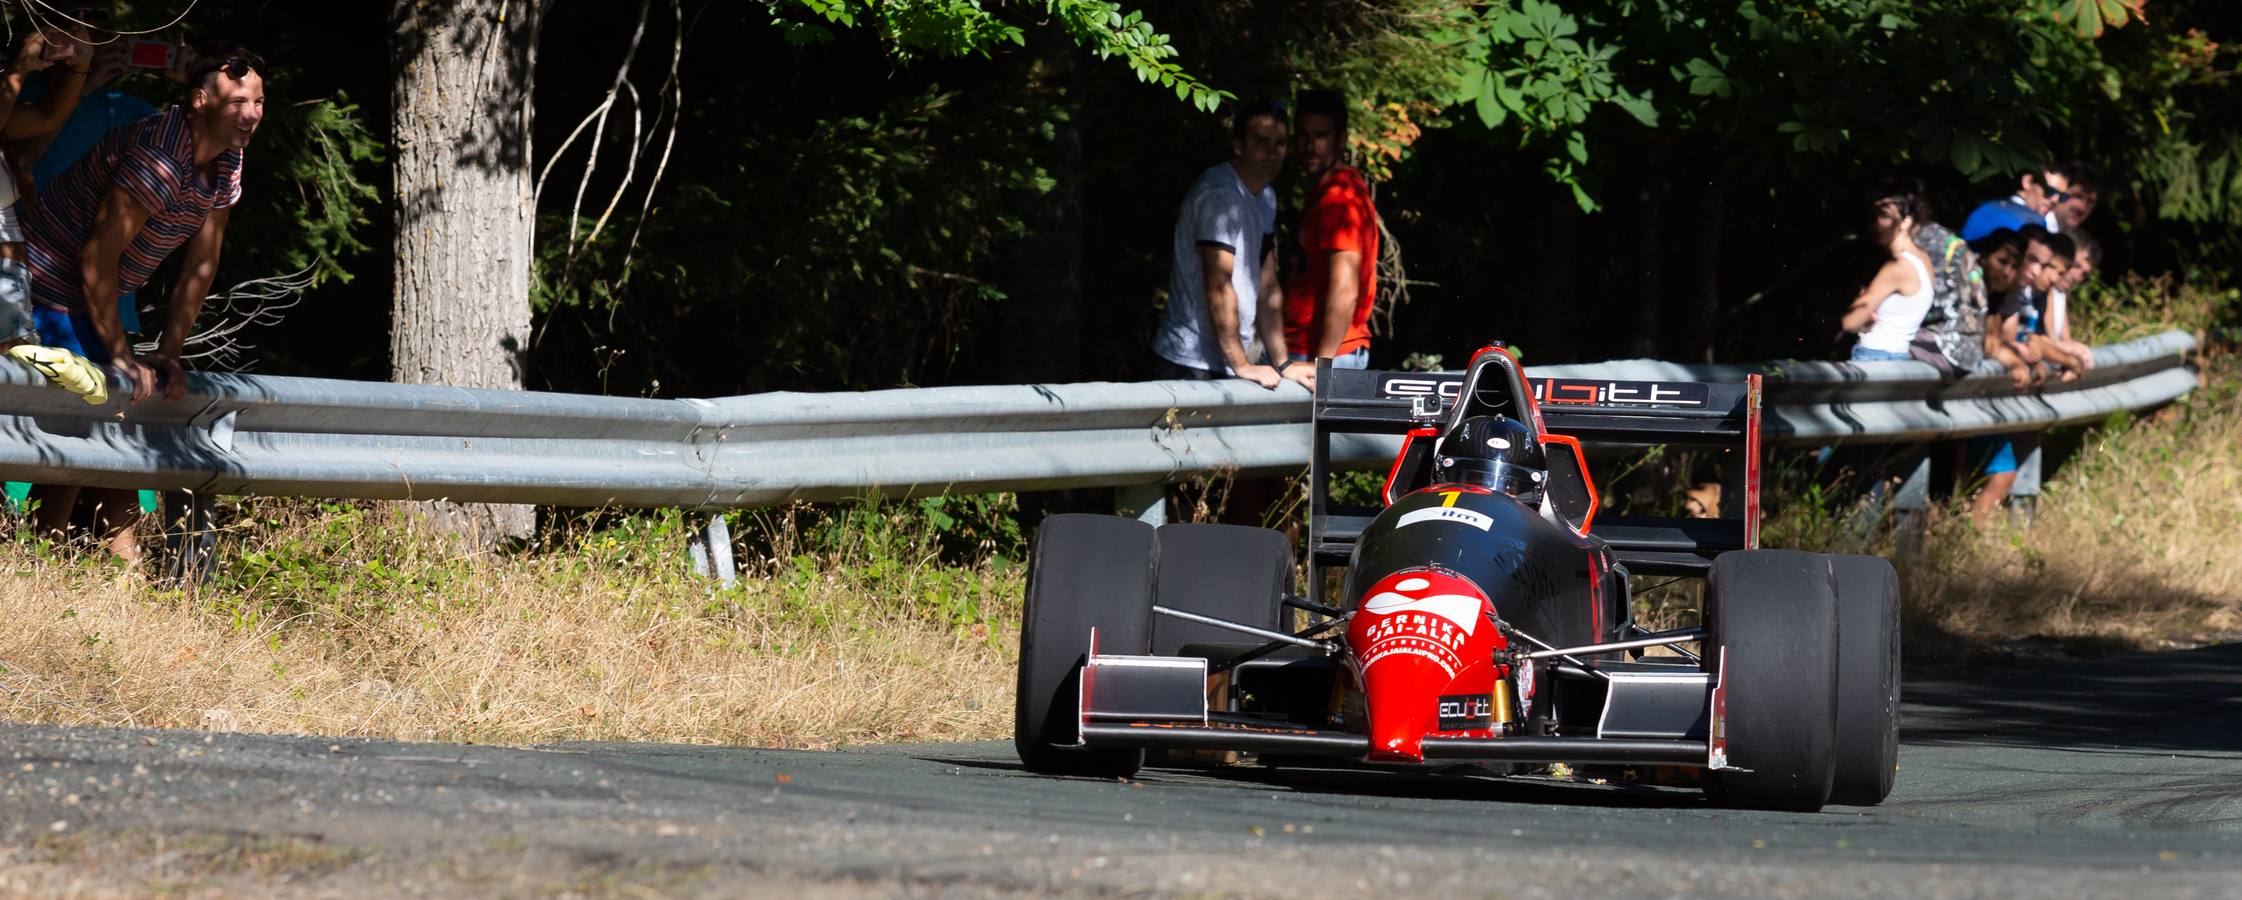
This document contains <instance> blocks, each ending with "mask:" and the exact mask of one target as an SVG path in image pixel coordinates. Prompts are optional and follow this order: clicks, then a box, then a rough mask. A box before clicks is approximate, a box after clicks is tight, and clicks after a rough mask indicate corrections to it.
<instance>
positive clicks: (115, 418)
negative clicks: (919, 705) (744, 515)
mask: <svg viewBox="0 0 2242 900" xmlns="http://www.w3.org/2000/svg"><path fill="white" fill-rule="evenodd" d="M2194 345H2195V343H2194V340H2193V339H2192V338H2191V337H2190V336H2188V335H2187V334H2185V333H2181V332H2169V333H2166V334H2160V335H2156V336H2154V337H2149V338H2143V339H2140V340H2135V341H2129V342H2126V343H2122V344H2115V345H2111V346H2107V347H2099V348H2096V349H2095V351H2094V356H2095V359H2096V360H2097V362H2098V363H2099V365H2098V366H2097V367H2096V368H2095V369H2094V370H2093V371H2092V372H2090V373H2089V374H2088V375H2087V376H2086V377H2085V378H2084V379H2082V380H2081V381H2079V382H2077V383H2075V384H2057V383H2054V382H2052V381H2051V382H2050V383H2049V385H2048V386H2047V387H2046V388H2045V389H2044V390H2041V391H2037V392H2032V393H2028V394H2024V395H2018V394H2017V393H2016V392H2014V391H2013V390H2011V389H2010V388H2009V385H2008V381H2007V378H2006V377H2005V376H2004V375H2002V374H2000V373H1998V372H1997V371H1995V370H1994V369H1993V367H1991V366H1990V365H1987V366H1985V367H1983V368H1982V369H1981V371H1980V372H1978V373H1976V374H1973V375H1971V376H1969V377H1966V378H1962V379H1959V380H1941V379H1939V378H1938V377H1937V375H1936V373H1935V372H1934V371H1933V370H1932V369H1931V368H1930V367H1929V366H1926V365H1923V364H1921V363H1914V362H1876V363H1860V364H1852V363H1797V362H1792V363H1774V364H1767V365H1762V366H1753V367H1738V366H1685V365H1675V364H1671V363H1660V362H1653V361H1622V362H1613V363H1599V364H1595V365H1585V366H1555V367H1545V368H1536V369H1532V370H1530V371H1529V374H1531V375H1534V376H1536V377H1545V376H1562V377H1571V378H1608V379H1613V380H1660V379H1665V380H1740V378H1741V376H1742V375H1743V374H1744V373H1746V372H1752V371H1757V372H1761V373H1763V374H1766V375H1767V376H1768V382H1767V386H1768V390H1767V405H1766V420H1765V421H1766V428H1767V432H1768V434H1769V436H1770V438H1771V439H1772V440H1776V441H1779V442H1782V443H1788V444H1794V445H1795V444H1804V445H1815V444H1825V443H1829V442H1831V441H1833V440H1839V439H1845V440H1852V441H1860V442H1892V441H1911V440H1920V439H1929V438H1936V437H1943V436H1962V435H1970V434H1980V433H1988V432H1997V431H2017V430H2026V429H2034V428H2041V427H2046V426H2050V425H2058V424H2067V423H2075V422H2084V421H2092V420H2096V419H2099V418H2102V417H2104V416H2107V415H2109V414H2110V413H2113V412H2116V411H2119V410H2128V409H2144V408H2148V407H2152V406H2155V405H2158V404H2162V403H2165V402H2168V401H2170V400H2172V399H2174V398H2177V397H2179V396H2180V395H2182V394H2185V393H2186V392H2188V391H2189V390H2191V389H2193V388H2194V387H2195V386H2196V377H2195V374H2194V373H2193V372H2192V371H2191V370H2190V369H2188V368H2187V366H2186V364H2185V360H2184V355H2185V354H2186V353H2187V352H2188V351H2190V350H2191V349H2193V347H2194ZM111 387H112V389H111V396H112V398H113V399H112V400H111V401H110V403H109V404H108V405H106V406H101V407H91V406H87V405H85V404H84V403H81V402H80V401H79V400H78V399H77V398H76V397H74V396H72V395H69V394H67V393H64V392H62V391H60V390H57V389H55V388H52V387H49V386H46V385H45V384H44V383H43V382H42V380H41V379H39V378H38V377H37V376H35V375H32V374H31V373H30V372H28V371H26V370H23V369H21V368H18V367H15V366H12V365H0V431H4V433H0V477H4V478H7V479H10V480H17V481H31V482H43V483H69V484H86V485H99V486H109V487H130V488H158V489H187V490H193V491H197V492H201V493H204V494H262V495H274V496H304V497H331V498H373V499H422V500H433V499H449V500H454V501H461V502H502V503H538V504H548V505H556V506H623V507H654V506H677V507H689V508H723V507H747V506H762V505H768V504H773V503H780V502H785V501H788V500H836V499H845V498H849V497H855V496H862V495H864V494H865V493H866V492H868V491H872V490H875V489H876V490H878V491H879V492H880V493H882V494H884V495H886V496H890V497H900V496H912V495H923V494H934V493H945V492H972V491H992V490H1034V489H1050V488H1066V487H1091V486H1110V485H1145V484H1155V483H1159V482H1163V481H1168V480H1172V479H1176V478H1179V477H1183V476H1186V475H1191V474H1196V473H1202V472H1212V471H1220V470H1230V469H1235V470H1237V471H1240V472H1244V473H1248V474H1253V473H1264V472H1266V473H1276V472H1296V471H1299V470H1300V469H1301V468H1302V467H1304V466H1305V465H1306V464H1307V459H1308V446H1309V425H1308V416H1309V397H1308V392H1307V391H1305V390H1301V389H1300V388H1298V387H1297V386H1294V385H1290V384H1287V385H1285V386H1284V387H1283V388H1282V389H1280V390H1277V391H1265V390H1262V389H1261V388H1259V387H1256V386H1253V385H1251V384H1248V383H1245V382H1240V381H1227V382H1224V381H1217V382H1178V381H1167V382H1146V383H1139V384H1118V383H1089V384H1065V385H1004V386H991V387H948V388H918V389H907V390H888V391H870V392H865V393H831V394H800V393H772V394H759V395H753V396H746V397H729V398H724V399H717V400H646V399H632V398H619V397H593V396H582V395H573V394H552V393H537V392H526V391H492V390H474V389H465V388H447V387H432V386H422V385H399V384H384V383H375V382H356V381H334V380H325V379H310V378H283V377H267V376H253V375H214V374H196V375H192V376H190V379H189V394H188V396H187V398H186V399H184V400H182V401H179V402H176V403H166V402H163V401H161V400H160V399H158V400H152V401H148V402H143V403H138V404H128V403H127V402H125V401H124V400H123V399H122V397H123V396H124V392H123V391H122V390H121V386H120V385H118V384H115V383H113V384H112V386H111ZM1346 437H1348V438H1349V440H1345V441H1340V442H1336V443H1335V444H1334V447H1333V458H1334V460H1335V462H1337V463H1340V464H1346V465H1356V466H1370V465H1378V464H1383V463H1384V462H1386V461H1389V460H1390V459H1391V458H1392V454H1393V452H1394V446H1395V444H1394V441H1393V439H1391V438H1382V437H1372V436H1364V435H1349V436H1346Z"/></svg>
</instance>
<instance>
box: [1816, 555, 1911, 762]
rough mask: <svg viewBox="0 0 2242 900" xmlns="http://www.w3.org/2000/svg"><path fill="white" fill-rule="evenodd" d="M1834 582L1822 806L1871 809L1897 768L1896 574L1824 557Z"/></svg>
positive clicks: (1872, 562)
mask: <svg viewBox="0 0 2242 900" xmlns="http://www.w3.org/2000/svg"><path fill="white" fill-rule="evenodd" d="M1829 561H1830V566H1831V568H1832V569H1833V570H1834V572H1835V575H1836V580H1837V641H1838V648H1837V780H1836V783H1835V784H1834V785H1833V786H1832V787H1831V788H1830V792H1829V802H1831V803H1842V804H1844V805H1846V806H1875V805H1876V804H1878V803H1882V802H1884V798H1885V797H1886V796H1888V795H1890V794H1891V792H1892V777H1893V775H1894V773H1895V772H1897V771H1898V769H1899V664H1900V658H1899V653H1900V633H1899V573H1897V572H1895V571H1893V570H1892V564H1891V563H1890V562H1887V561H1886V560H1884V559H1883V558H1881V557H1875V556H1831V557H1830V558H1829Z"/></svg>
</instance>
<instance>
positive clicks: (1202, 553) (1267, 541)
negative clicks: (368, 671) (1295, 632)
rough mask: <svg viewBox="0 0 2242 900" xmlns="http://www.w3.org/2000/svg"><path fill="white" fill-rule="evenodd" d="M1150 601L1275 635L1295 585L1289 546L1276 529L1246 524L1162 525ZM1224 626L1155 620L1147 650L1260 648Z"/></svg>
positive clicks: (1166, 618) (1253, 640)
mask: <svg viewBox="0 0 2242 900" xmlns="http://www.w3.org/2000/svg"><path fill="white" fill-rule="evenodd" d="M1157 540H1158V543H1159V545H1160V553H1159V556H1160V562H1159V565H1158V566H1157V567H1155V568H1156V572H1157V574H1156V575H1155V576H1154V577H1155V579H1156V580H1155V581H1154V583H1153V584H1154V591H1153V597H1154V598H1155V601H1156V602H1158V603H1159V604H1160V605H1161V606H1164V607H1167V608H1169V609H1175V610H1182V611H1184V612H1192V613H1198V614H1200V615H1202V616H1213V617H1215V618H1217V619H1222V620H1224V621H1228V622H1236V623H1238V624H1241V625H1252V626H1256V627H1259V628H1266V629H1270V630H1276V628H1277V626H1278V624H1279V622H1280V621H1281V618H1280V617H1281V615H1282V613H1283V604H1284V594H1285V590H1286V589H1287V588H1290V587H1291V586H1292V544H1291V543H1289V542H1287V541H1286V540H1285V538H1284V533H1283V532H1281V531H1272V530H1270V529H1267V528H1252V527H1249V526H1245V525H1195V524H1174V525H1162V526H1160V531H1159V534H1158V538H1157ZM1260 642H1261V639H1260V638H1256V637H1253V636H1251V635H1247V634H1242V633H1240V632H1236V631H1231V630H1229V629H1226V628H1216V627H1214V626H1212V625H1205V624H1201V623H1198V622H1186V621H1184V620H1182V619H1177V618H1172V617H1169V616H1155V617H1153V622H1152V652H1153V654H1154V655H1156V656H1175V655H1178V654H1179V653H1181V652H1182V650H1183V648H1184V646H1185V645H1187V644H1222V643H1230V644H1236V643H1256V644H1258V643H1260Z"/></svg>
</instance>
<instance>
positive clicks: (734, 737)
mask: <svg viewBox="0 0 2242 900" xmlns="http://www.w3.org/2000/svg"><path fill="white" fill-rule="evenodd" d="M402 516H403V513H400V512H397V511H393V510H390V509H387V508H384V507H378V506H356V505H341V504H325V505H323V506H322V508H320V509H316V510H315V509H310V508H307V507H305V506H304V505H302V504H279V503H271V502H266V503H258V504H250V505H248V506H247V507H245V508H243V509H242V510H241V511H240V512H239V513H238V514H237V516H236V518H237V525H236V526H234V528H233V529H231V530H232V531H233V532H234V535H235V536H234V537H232V538H230V539H229V540H228V541H227V548H226V554H227V560H228V562H227V569H226V571H225V573H224V574H223V575H222V576H221V578H220V579H219V581H218V582H217V583H215V584H213V585H212V586H211V587H209V588H207V589H205V590H204V591H202V592H201V594H200V595H199V596H192V597H190V596H185V595H182V594H179V593H177V592H167V591H162V590H157V589H154V588H151V587H150V586H149V585H147V584H146V583H145V582H143V581H141V580H139V579H137V578H133V577H127V576H123V575H120V574H118V573H117V572H115V571H114V570H110V569H107V568H104V567H102V566H101V565H99V564H95V563H88V562H83V561H75V560H76V557H75V555H74V554H67V556H69V557H70V559H64V558H62V557H63V556H65V555H66V554H58V553H56V552H53V551H52V550H50V549H48V548H45V547H43V546H42V545H39V544H37V543H35V542H30V541H25V540H21V539H19V540H18V541H17V542H15V543H14V544H13V545H9V546H6V547H0V566H4V567H5V569H6V570H7V573H8V574H6V575H5V576H0V620H5V621H8V622H10V623H11V626H10V627H9V628H8V629H6V630H5V631H4V633H0V718H6V719H10V720H15V721H28V722H43V723H61V724H91V725H122V726H152V727H187V728H197V727H199V728H208V729H213V730H242V731H263V732H291V733H316V734H329V735H349V736H369V737H380V738H399V739H411V740H461V741H477V742H491V743H515V742H535V741H556V740H608V739H613V740H651V741H688V742H717V743H737V744H757V745H771V746H827V745H833V744H839V743H847V742H858V741H878V740H909V739H945V738H981V737H989V736H992V735H995V734H998V733H1000V731H1002V730H1003V729H1004V728H1006V727H1008V725H1009V717H1010V716H1009V707H1010V702H1009V701H1010V694H1011V671H1012V658H1013V654H1012V649H1011V642H1012V636H1013V634H1014V633H1015V631H1016V628H1017V625H1016V621H1017V609H1018V597H1019V587H1020V584H1019V582H1020V579H1019V576H1018V575H1017V569H1016V567H1006V566H1002V565H1001V563H987V562H984V563H979V564H972V565H963V564H955V563H946V562H943V561H942V560H941V559H940V558H939V554H936V553H932V552H929V553H926V554H923V555H920V556H915V557H907V558H901V559H898V558H895V557H894V556H893V555H892V554H893V553H895V552H897V551H909V550H910V549H912V548H911V547H909V546H895V545H894V543H895V542H894V537H895V535H894V534H893V533H887V534H881V533H872V534H870V536H869V537H864V536H861V535H858V536H854V537H851V536H850V535H847V534H844V535H843V537H842V538H841V539H838V540H834V539H826V540H823V541H822V543H823V546H821V547H819V548H817V549H814V550H812V549H807V548H806V545H807V544H808V543H812V542H813V538H814V537H815V536H814V535H809V534H805V533H804V532H803V531H801V530H800V529H799V528H798V527H797V524H796V523H795V522H794V521H793V517H792V516H786V517H782V518H781V520H780V521H777V522H775V523H774V527H776V528H778V529H779V530H780V534H779V539H778V540H776V541H770V542H766V544H765V546H764V547H763V548H762V551H761V552H764V553H766V554H767V555H763V556H761V557H760V559H759V560H758V561H757V562H756V564H755V566H754V568H755V569H757V570H758V571H757V572H756V574H757V576H758V577H751V578H747V579H744V580H743V581H742V584H741V588H740V589H739V590H737V591H733V592H726V593H721V594H713V593H711V592H710V590H709V588H708V586H707V585H706V584H705V583H704V582H701V581H698V580H696V579H694V578H692V577H691V576H689V575H688V574H687V573H686V563H685V562H684V560H683V557H684V539H683V536H682V535H683V531H682V520H681V519H679V517H677V516H675V515H674V514H672V515H667V516H652V517H636V518H628V519H624V520H622V522H621V524H620V525H615V526H613V527H609V528H606V529H603V530H599V531H585V532H584V533H582V534H580V535H578V536H575V537H573V538H570V539H567V540H565V541H561V542H558V544H557V545H556V546H553V547H551V548H549V549H546V550H541V551H534V552H527V553H522V554H513V555H500V556H491V555H482V556H470V555H462V554H458V553H453V552H447V550H446V549H445V548H446V546H447V545H446V544H445V543H444V542H442V541H440V540H435V539H430V538H427V537H425V536H420V535H417V534H415V533H414V530H413V529H412V528H411V527H410V525H409V523H407V522H405V521H403V520H402V518H401V517H402ZM875 524H876V523H875ZM787 529H794V530H793V531H787ZM747 530H750V531H752V530H753V529H752V528H750V529H747ZM840 530H841V531H843V532H845V531H846V529H845V528H843V529H840ZM874 532H877V529H874ZM881 541H886V542H887V543H884V544H883V543H879V542H881ZM874 544H878V545H877V546H875V545H874ZM872 554H891V555H887V556H881V557H878V558H874V557H873V555H872Z"/></svg>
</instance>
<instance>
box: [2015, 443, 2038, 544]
mask: <svg viewBox="0 0 2242 900" xmlns="http://www.w3.org/2000/svg"><path fill="white" fill-rule="evenodd" d="M2041 443H2042V442H2040V441H2033V442H2032V451H2031V452H2030V453H2027V454H2025V455H2024V458H2023V459H2021V460H2018V461H2017V463H2016V483H2015V484H2013V485H2010V486H2009V489H2008V515H2009V519H2010V521H2013V522H2015V523H2016V524H2017V526H2018V527H2021V528H2030V527H2032V514H2033V513H2035V512H2038V511H2039V503H2040V446H2041Z"/></svg>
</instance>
